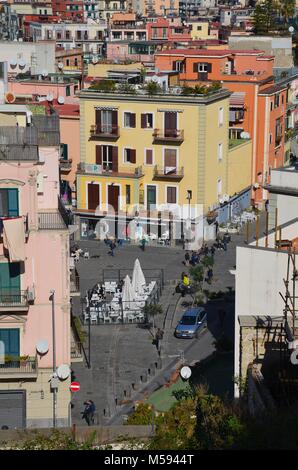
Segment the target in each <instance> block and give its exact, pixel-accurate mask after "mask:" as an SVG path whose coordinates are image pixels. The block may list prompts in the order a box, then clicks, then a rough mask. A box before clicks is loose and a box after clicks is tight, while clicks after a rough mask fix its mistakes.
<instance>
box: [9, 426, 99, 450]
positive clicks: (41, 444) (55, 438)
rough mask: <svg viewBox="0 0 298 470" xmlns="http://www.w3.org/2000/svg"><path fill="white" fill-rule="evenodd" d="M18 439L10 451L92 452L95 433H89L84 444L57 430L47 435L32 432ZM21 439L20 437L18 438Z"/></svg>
mask: <svg viewBox="0 0 298 470" xmlns="http://www.w3.org/2000/svg"><path fill="white" fill-rule="evenodd" d="M25 436H26V438H25V439H20V440H19V442H18V443H17V444H16V445H15V446H13V445H12V446H11V447H10V448H11V449H17V450H93V449H94V441H95V437H96V432H93V433H91V434H90V435H89V436H88V437H87V438H86V440H85V441H84V442H82V443H80V442H77V441H76V440H75V438H74V436H73V435H72V434H70V433H66V432H62V431H60V430H58V429H54V430H53V431H51V433H50V434H49V435H44V434H42V433H41V432H38V431H36V432H33V433H32V434H31V433H30V434H28V435H26V434H25ZM20 437H22V435H21V436H20Z"/></svg>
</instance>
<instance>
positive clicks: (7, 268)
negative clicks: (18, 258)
mask: <svg viewBox="0 0 298 470" xmlns="http://www.w3.org/2000/svg"><path fill="white" fill-rule="evenodd" d="M20 289H21V279H20V263H0V294H1V293H2V294H5V293H6V294H8V293H18V292H19V291H20Z"/></svg>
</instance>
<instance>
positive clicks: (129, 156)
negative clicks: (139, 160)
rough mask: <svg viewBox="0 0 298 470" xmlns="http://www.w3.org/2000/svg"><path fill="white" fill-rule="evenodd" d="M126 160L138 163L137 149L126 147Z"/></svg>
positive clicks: (126, 161)
mask: <svg viewBox="0 0 298 470" xmlns="http://www.w3.org/2000/svg"><path fill="white" fill-rule="evenodd" d="M124 162H125V163H136V151H135V149H124Z"/></svg>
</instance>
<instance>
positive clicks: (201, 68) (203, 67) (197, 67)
mask: <svg viewBox="0 0 298 470" xmlns="http://www.w3.org/2000/svg"><path fill="white" fill-rule="evenodd" d="M193 71H194V72H211V71H212V64H206V63H201V62H197V63H196V64H193Z"/></svg>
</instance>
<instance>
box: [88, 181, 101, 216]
mask: <svg viewBox="0 0 298 470" xmlns="http://www.w3.org/2000/svg"><path fill="white" fill-rule="evenodd" d="M98 205H99V185H98V184H88V209H90V210H93V211H94V210H95V209H96V208H97V206H98Z"/></svg>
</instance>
